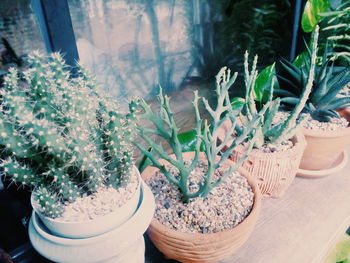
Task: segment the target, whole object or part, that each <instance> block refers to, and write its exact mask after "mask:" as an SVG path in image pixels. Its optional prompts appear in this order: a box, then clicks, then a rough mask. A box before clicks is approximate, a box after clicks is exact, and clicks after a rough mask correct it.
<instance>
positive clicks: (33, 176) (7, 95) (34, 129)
mask: <svg viewBox="0 0 350 263" xmlns="http://www.w3.org/2000/svg"><path fill="white" fill-rule="evenodd" d="M28 62H29V68H28V69H27V70H26V71H25V72H24V73H23V78H24V79H23V81H22V79H21V78H19V74H18V72H17V70H16V69H10V71H9V74H8V75H7V76H6V77H5V79H4V88H3V89H2V90H1V99H0V100H1V112H0V115H1V118H0V135H1V138H0V144H1V148H2V151H1V164H0V166H1V168H2V170H3V173H4V175H5V178H6V180H12V181H13V182H14V183H16V184H22V185H26V186H30V187H31V188H32V198H31V201H32V206H33V209H34V211H35V212H34V213H33V216H32V223H31V225H32V227H31V228H30V231H29V232H30V233H29V234H30V238H31V241H32V243H33V245H34V247H35V248H36V249H37V250H38V251H39V252H40V253H42V254H43V255H44V256H46V257H48V258H49V259H51V260H54V261H56V262H57V261H59V262H62V261H64V262H91V260H92V258H93V257H90V258H84V256H85V255H84V254H86V253H81V252H82V249H86V247H84V246H86V245H87V244H90V245H91V244H95V245H96V246H102V243H103V238H102V237H101V236H103V235H106V233H107V234H109V235H108V238H109V241H112V240H113V239H112V240H110V238H111V236H113V234H112V233H113V231H114V232H115V231H121V230H120V229H119V227H118V226H120V225H122V224H123V225H127V223H126V222H128V221H131V220H130V219H132V220H136V218H135V217H134V216H133V214H135V211H138V206H139V205H140V204H139V203H140V202H141V203H142V200H143V199H144V195H143V193H145V192H147V190H145V189H143V187H142V180H141V178H140V175H139V172H138V170H137V169H136V167H135V166H134V162H133V145H132V143H131V142H132V140H133V138H134V130H135V125H136V123H135V110H136V108H137V107H136V105H134V104H133V103H131V104H130V105H131V106H130V110H129V112H125V113H124V112H121V111H120V110H119V109H118V107H117V106H116V105H115V104H114V103H113V102H112V101H109V100H108V99H106V98H105V97H104V96H102V95H101V92H100V91H98V90H97V88H96V87H97V86H96V84H95V82H94V80H93V78H92V77H91V76H90V75H89V74H88V73H87V72H86V70H84V69H83V68H82V67H80V69H79V72H78V74H77V76H76V77H72V76H70V74H69V71H68V70H67V66H66V64H65V62H64V60H63V59H62V57H61V56H60V55H59V54H53V55H51V56H50V57H45V56H43V55H41V54H40V53H39V52H34V53H32V54H31V55H30V56H29V61H28ZM149 199H150V200H151V201H152V197H151V198H149ZM140 207H141V205H140ZM140 207H139V208H140ZM149 208H150V209H149V211H146V214H145V215H141V217H140V215H139V220H141V221H143V222H145V223H146V224H143V223H142V224H141V225H143V227H144V229H143V230H142V229H140V231H141V232H139V233H138V234H137V236H135V237H130V240H131V239H134V238H135V240H136V239H140V238H142V233H143V232H142V231H144V230H145V229H146V227H147V224H148V222H147V218H148V217H149V219H150V218H151V216H152V214H153V210H152V205H150V206H149ZM136 214H137V213H136ZM136 223H137V222H136ZM138 223H140V222H138ZM33 225H34V227H33ZM43 225H45V227H47V229H48V230H47V229H46V228H44V227H43ZM116 229H117V230H116ZM96 237H101V238H99V239H96ZM106 238H107V237H106ZM108 238H107V240H108ZM114 238H115V236H114ZM72 239H74V240H75V241H72ZM116 241H118V239H116V240H114V242H116ZM133 241H134V240H133ZM101 242H102V243H101ZM96 246H95V247H94V249H95V250H97V249H96ZM64 247H66V248H64ZM67 247H69V248H67ZM49 248H50V249H49ZM61 249H62V250H61ZM65 249H67V250H65ZM72 251H73V252H72ZM97 251H98V250H97ZM60 252H61V253H60ZM117 252H118V251H115V250H114V251H113V249H111V251H109V252H108V253H105V254H103V253H100V254H99V253H97V252H96V253H95V255H94V257H95V259H96V260H95V261H98V260H101V259H103V258H108V257H111V256H114V255H115V254H117ZM97 254H99V255H98V256H101V257H100V258H96V255H97ZM76 255H78V256H76Z"/></svg>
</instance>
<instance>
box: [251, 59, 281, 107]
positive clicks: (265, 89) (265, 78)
mask: <svg viewBox="0 0 350 263" xmlns="http://www.w3.org/2000/svg"><path fill="white" fill-rule="evenodd" d="M275 75H276V69H275V63H273V64H271V65H270V66H267V67H266V68H264V69H263V70H262V71H261V72H260V73H259V74H258V75H257V78H256V81H255V85H254V89H253V95H254V100H256V101H259V102H266V101H267V99H268V97H269V93H270V86H271V82H272V80H273V79H274V80H275V81H274V83H273V86H274V87H273V88H274V89H276V88H279V87H278V82H277V81H276V78H275Z"/></svg>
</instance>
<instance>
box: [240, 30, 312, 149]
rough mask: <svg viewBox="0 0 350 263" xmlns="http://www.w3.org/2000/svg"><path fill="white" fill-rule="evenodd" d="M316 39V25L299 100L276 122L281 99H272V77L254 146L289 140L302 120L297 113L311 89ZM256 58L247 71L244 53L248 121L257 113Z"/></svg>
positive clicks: (258, 146) (247, 65) (301, 108)
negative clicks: (265, 107)
mask: <svg viewBox="0 0 350 263" xmlns="http://www.w3.org/2000/svg"><path fill="white" fill-rule="evenodd" d="M317 39H318V27H317V28H316V31H315V34H314V38H313V48H312V56H311V61H310V65H311V66H310V71H309V75H308V76H306V78H307V83H306V85H305V87H304V89H303V91H302V93H301V95H300V100H299V101H298V103H296V105H295V106H294V108H293V109H292V111H291V112H290V114H289V116H288V117H287V118H286V119H285V120H281V121H280V122H279V123H278V124H273V119H274V116H275V115H276V113H277V111H278V109H279V107H280V103H281V100H280V98H277V99H275V100H272V99H273V97H272V95H273V85H274V83H275V77H273V78H272V80H271V86H270V94H269V98H268V102H267V103H270V106H269V108H268V109H267V110H266V112H265V114H264V118H263V120H262V125H261V126H259V127H257V131H256V134H258V136H257V139H256V141H255V147H256V148H261V147H262V145H264V144H267V143H272V144H279V143H281V142H283V141H286V140H289V139H290V138H291V137H293V136H294V134H295V132H296V130H297V128H298V127H299V126H300V125H301V123H302V122H303V121H304V118H299V115H300V113H301V112H302V110H303V109H304V107H305V104H306V102H307V100H308V97H309V95H310V93H311V90H312V85H313V81H314V76H315V64H316V50H317ZM257 60H258V58H257V56H255V58H254V62H253V66H252V69H251V71H250V72H249V64H248V52H246V53H245V57H244V69H245V74H244V75H245V86H246V96H245V105H244V109H245V111H246V116H245V117H246V120H247V121H250V120H251V119H252V116H253V114H256V113H257V108H258V105H256V102H255V100H254V86H255V81H256V77H257V74H258V72H257V70H256V65H257ZM246 120H244V119H243V125H245V123H244V122H245V121H246Z"/></svg>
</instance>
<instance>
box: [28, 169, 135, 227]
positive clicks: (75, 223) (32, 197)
mask: <svg viewBox="0 0 350 263" xmlns="http://www.w3.org/2000/svg"><path fill="white" fill-rule="evenodd" d="M133 170H134V173H135V174H136V176H137V177H138V183H137V187H136V190H135V192H134V193H133V194H132V195H131V197H130V199H128V200H127V201H126V202H125V203H124V204H123V205H122V206H119V207H117V208H116V209H115V210H114V211H112V212H110V213H107V214H105V215H102V216H99V217H96V218H94V219H89V220H83V221H61V220H57V219H55V218H51V217H49V216H46V215H44V214H42V213H41V212H40V210H39V209H38V204H37V202H36V201H35V200H34V196H35V191H33V192H32V195H31V197H30V199H31V200H30V201H31V204H32V207H33V210H34V211H35V212H36V213H37V214H38V215H40V217H44V218H45V220H47V221H49V222H58V223H60V224H62V225H63V224H69V225H80V224H83V223H88V222H91V221H94V220H99V219H102V218H103V217H105V216H109V215H112V214H115V213H117V212H118V209H122V208H123V207H125V206H127V204H128V201H130V200H132V199H133V198H134V197H135V195H137V194H139V193H140V187H141V180H142V179H141V175H140V173H139V171H138V169H137V167H136V166H135V165H134V166H133Z"/></svg>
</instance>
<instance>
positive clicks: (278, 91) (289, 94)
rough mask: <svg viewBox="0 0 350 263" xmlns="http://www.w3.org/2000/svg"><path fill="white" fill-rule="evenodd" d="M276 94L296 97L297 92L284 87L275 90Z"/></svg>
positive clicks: (277, 95)
mask: <svg viewBox="0 0 350 263" xmlns="http://www.w3.org/2000/svg"><path fill="white" fill-rule="evenodd" d="M274 95H275V96H276V97H296V96H295V94H293V93H292V92H290V91H288V90H284V89H277V90H275V91H274Z"/></svg>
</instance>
